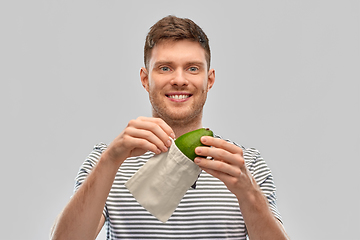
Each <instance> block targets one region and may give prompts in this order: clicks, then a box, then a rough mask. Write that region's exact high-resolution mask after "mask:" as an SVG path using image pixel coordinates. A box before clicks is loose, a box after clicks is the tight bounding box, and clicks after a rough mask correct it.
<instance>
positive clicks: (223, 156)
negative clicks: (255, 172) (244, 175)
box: [195, 147, 244, 167]
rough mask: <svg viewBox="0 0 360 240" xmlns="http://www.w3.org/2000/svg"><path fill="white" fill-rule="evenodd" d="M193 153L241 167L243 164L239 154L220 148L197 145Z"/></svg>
mask: <svg viewBox="0 0 360 240" xmlns="http://www.w3.org/2000/svg"><path fill="white" fill-rule="evenodd" d="M195 153H196V154H197V155H200V156H207V157H211V158H213V159H215V160H219V161H223V162H226V163H227V164H230V165H235V166H237V167H241V166H242V165H243V164H244V159H243V157H242V156H241V155H240V154H233V153H231V152H229V151H227V150H224V149H222V148H216V147H197V148H195Z"/></svg>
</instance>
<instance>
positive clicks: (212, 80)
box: [207, 69, 215, 91]
mask: <svg viewBox="0 0 360 240" xmlns="http://www.w3.org/2000/svg"><path fill="white" fill-rule="evenodd" d="M214 83H215V69H210V70H209V72H208V83H207V91H209V90H210V89H211V88H212V86H213V85H214Z"/></svg>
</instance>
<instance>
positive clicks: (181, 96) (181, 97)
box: [169, 95, 189, 99]
mask: <svg viewBox="0 0 360 240" xmlns="http://www.w3.org/2000/svg"><path fill="white" fill-rule="evenodd" d="M188 97H189V95H170V96H169V98H173V99H185V98H188Z"/></svg>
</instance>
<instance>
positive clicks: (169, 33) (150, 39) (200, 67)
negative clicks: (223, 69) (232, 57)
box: [140, 16, 215, 127]
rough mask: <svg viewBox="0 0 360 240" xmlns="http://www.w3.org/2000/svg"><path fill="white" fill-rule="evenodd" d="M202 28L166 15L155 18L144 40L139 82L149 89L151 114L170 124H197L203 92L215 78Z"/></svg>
mask: <svg viewBox="0 0 360 240" xmlns="http://www.w3.org/2000/svg"><path fill="white" fill-rule="evenodd" d="M209 65H210V48H209V45H208V39H207V37H206V35H205V33H203V31H202V30H201V29H200V27H198V26H197V25H196V24H195V23H194V22H192V21H191V20H189V19H179V18H176V17H173V16H168V17H165V18H163V19H161V20H160V21H159V22H157V23H156V24H155V25H154V26H153V27H152V28H151V29H150V32H149V34H148V36H147V40H146V43H145V66H146V67H145V68H141V71H140V78H141V82H142V85H143V86H144V88H145V89H146V91H148V92H149V99H150V102H151V105H152V113H153V117H159V118H162V119H163V120H165V121H166V122H167V123H168V124H169V125H170V126H172V127H174V126H190V125H191V126H192V127H201V126H200V125H201V119H202V112H203V106H204V104H205V101H206V97H207V92H208V91H209V90H210V89H211V87H212V86H213V84H214V81H215V70H214V69H210V68H209Z"/></svg>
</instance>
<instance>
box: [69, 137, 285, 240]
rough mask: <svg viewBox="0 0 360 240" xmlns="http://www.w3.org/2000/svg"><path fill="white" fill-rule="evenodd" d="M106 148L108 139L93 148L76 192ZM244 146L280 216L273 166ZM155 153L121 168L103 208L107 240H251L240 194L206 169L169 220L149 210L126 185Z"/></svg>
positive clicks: (249, 163)
mask: <svg viewBox="0 0 360 240" xmlns="http://www.w3.org/2000/svg"><path fill="white" fill-rule="evenodd" d="M234 144H235V143H234ZM106 147H107V145H106V144H104V143H100V144H98V145H96V146H95V147H94V149H93V151H92V152H91V153H90V155H89V156H88V157H87V159H86V160H85V162H84V163H83V165H82V166H81V168H80V170H79V173H78V175H77V177H76V183H75V191H76V190H77V189H78V188H79V186H80V185H81V183H82V182H84V180H85V178H86V176H87V175H88V174H89V173H90V171H91V169H92V168H93V167H94V166H95V164H96V163H97V161H98V160H99V158H100V155H101V153H102V152H103V151H104V150H105V149H106ZM239 147H241V148H243V153H244V159H245V163H246V166H247V168H248V169H249V171H250V172H251V174H252V175H253V176H254V178H255V180H256V182H257V183H258V185H259V186H260V188H261V190H262V191H263V193H264V194H265V196H266V197H267V199H268V201H269V206H270V209H271V211H272V212H273V214H274V216H275V217H276V218H278V219H279V220H281V216H280V214H279V212H278V210H277V207H276V189H275V185H274V182H273V177H272V174H271V171H270V169H269V167H268V166H267V164H266V163H265V161H264V160H263V158H262V157H261V156H260V153H259V152H258V151H257V150H256V149H253V148H248V149H245V148H244V147H242V146H239ZM153 155H154V153H151V152H147V153H145V154H144V155H142V156H139V157H131V158H128V159H126V161H125V162H124V163H123V164H122V165H121V167H120V168H119V170H118V172H117V174H116V177H115V180H114V182H113V185H112V188H111V191H110V193H109V196H108V198H107V201H106V205H105V208H104V212H103V214H104V216H105V218H106V227H107V239H246V235H247V230H246V226H245V223H244V220H243V217H242V214H241V212H240V209H239V204H238V201H237V198H236V196H235V195H234V194H233V193H231V192H230V191H229V190H228V189H227V187H226V186H225V185H224V183H223V182H221V181H220V180H218V179H217V178H214V177H213V176H211V175H210V174H208V173H206V172H204V171H202V172H201V174H200V176H199V178H198V180H197V182H196V188H195V189H193V188H190V189H189V190H188V191H187V193H186V194H185V196H184V197H183V199H182V200H181V202H180V204H179V205H178V207H177V208H176V210H175V212H174V213H173V215H172V216H171V217H170V218H169V220H168V221H167V222H166V223H162V222H161V221H159V220H158V219H156V218H155V217H154V216H152V215H151V214H150V213H149V212H147V211H146V210H145V209H144V208H143V207H142V206H141V205H140V204H139V203H138V202H137V201H136V200H135V198H134V197H133V196H132V195H131V193H130V192H129V191H128V189H127V188H126V187H125V183H126V182H127V180H129V178H130V177H131V176H132V175H133V174H134V173H135V172H136V171H137V170H138V169H139V168H140V167H141V166H143V165H144V164H145V163H146V162H147V161H148V160H149V159H150V158H151V157H152V156H153Z"/></svg>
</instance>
